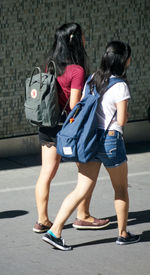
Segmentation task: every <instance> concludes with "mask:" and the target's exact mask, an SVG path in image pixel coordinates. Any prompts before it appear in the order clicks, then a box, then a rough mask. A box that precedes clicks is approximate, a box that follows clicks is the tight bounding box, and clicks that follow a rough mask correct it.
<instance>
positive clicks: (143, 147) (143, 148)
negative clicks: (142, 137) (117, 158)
mask: <svg viewBox="0 0 150 275" xmlns="http://www.w3.org/2000/svg"><path fill="white" fill-rule="evenodd" d="M126 151H127V154H140V153H146V152H147V153H148V152H150V141H145V142H137V143H136V142H134V143H126Z"/></svg>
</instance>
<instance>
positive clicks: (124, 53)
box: [90, 41, 131, 94]
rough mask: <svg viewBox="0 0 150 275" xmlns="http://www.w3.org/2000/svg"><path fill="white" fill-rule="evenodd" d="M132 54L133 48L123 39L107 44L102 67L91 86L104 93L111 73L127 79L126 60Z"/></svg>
mask: <svg viewBox="0 0 150 275" xmlns="http://www.w3.org/2000/svg"><path fill="white" fill-rule="evenodd" d="M130 56H131V48H130V46H129V45H128V44H126V43H124V42H122V41H111V42H110V43H108V44H107V46H106V48H105V52H104V54H103V56H102V59H101V65H100V69H99V70H98V71H97V72H96V73H95V74H94V77H93V79H92V80H91V81H90V86H91V87H92V86H93V85H95V86H96V89H97V91H98V92H99V93H102V94H103V93H104V92H105V90H106V87H107V85H108V83H109V78H110V76H111V75H115V76H118V77H120V78H122V79H124V80H126V62H127V60H128V58H129V57H130Z"/></svg>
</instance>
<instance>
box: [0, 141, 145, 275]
mask: <svg viewBox="0 0 150 275" xmlns="http://www.w3.org/2000/svg"><path fill="white" fill-rule="evenodd" d="M127 152H128V160H129V161H128V163H129V194H130V212H129V221H128V230H129V231H131V232H133V233H140V234H142V240H141V242H140V243H137V244H133V245H130V246H124V247H122V246H117V245H116V244H115V240H116V237H117V235H118V232H117V223H116V216H115V211H114V207H113V190H112V187H111V184H110V180H109V178H108V175H107V174H106V172H105V170H104V168H103V167H102V170H101V174H100V176H99V179H98V182H97V186H96V188H95V191H94V194H93V200H92V203H91V213H92V214H93V215H95V216H96V217H109V218H110V220H111V222H112V223H111V225H110V226H109V228H108V229H105V230H97V231H90V230H87V231H79V230H75V229H73V228H72V226H71V224H72V222H73V220H74V218H75V216H76V213H73V215H72V216H71V217H70V219H69V220H68V221H67V223H66V225H65V229H64V230H63V237H64V238H65V240H66V242H67V243H68V244H71V245H73V247H74V249H73V251H70V252H62V251H58V250H56V249H53V248H51V246H50V245H48V244H46V243H45V242H43V241H42V240H41V237H42V235H41V234H40V235H39V234H35V233H33V232H32V226H33V224H34V222H35V221H36V218H37V216H36V207H35V198H34V187H35V182H36V179H37V177H38V174H39V171H40V156H39V155H34V156H33V155H31V156H22V157H10V158H7V159H0V233H1V234H0V275H12V274H15V275H34V274H36V275H47V274H50V275H70V274H72V275H79V274H80V275H85V274H86V275H125V274H126V275H134V274H136V275H141V274H142V275H149V274H150V144H148V143H139V144H130V145H127ZM76 178H77V170H76V167H75V164H73V163H61V165H60V169H59V171H58V174H57V176H56V178H55V180H54V181H53V183H52V187H51V199H50V204H49V213H50V218H51V220H53V219H54V217H55V215H56V213H57V211H58V208H59V206H60V204H61V202H62V200H63V198H64V197H65V196H66V194H68V193H69V192H70V191H71V190H72V189H73V187H74V186H75V184H76Z"/></svg>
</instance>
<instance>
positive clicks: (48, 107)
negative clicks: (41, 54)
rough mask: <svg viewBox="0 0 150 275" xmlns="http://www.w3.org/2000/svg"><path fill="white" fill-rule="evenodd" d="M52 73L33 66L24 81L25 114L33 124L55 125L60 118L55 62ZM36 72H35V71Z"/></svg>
mask: <svg viewBox="0 0 150 275" xmlns="http://www.w3.org/2000/svg"><path fill="white" fill-rule="evenodd" d="M50 63H52V65H53V67H54V74H52V73H50V72H47V73H42V72H41V69H40V68H39V67H35V68H34V70H33V72H32V74H31V76H30V77H29V78H27V79H26V83H25V104H24V106H25V116H26V119H27V120H28V121H29V122H30V123H31V124H32V125H35V126H45V127H55V126H56V125H57V124H58V122H59V119H60V107H59V103H58V93H57V79H56V67H55V63H54V62H53V61H51V62H50ZM36 71H37V72H38V73H37V74H35V72H36Z"/></svg>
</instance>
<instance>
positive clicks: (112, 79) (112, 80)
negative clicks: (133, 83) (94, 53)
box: [107, 77, 125, 90]
mask: <svg viewBox="0 0 150 275" xmlns="http://www.w3.org/2000/svg"><path fill="white" fill-rule="evenodd" d="M119 82H125V81H124V80H123V79H121V78H119V77H112V78H109V84H108V86H107V90H108V89H110V88H111V87H112V86H113V85H115V84H116V83H119Z"/></svg>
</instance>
